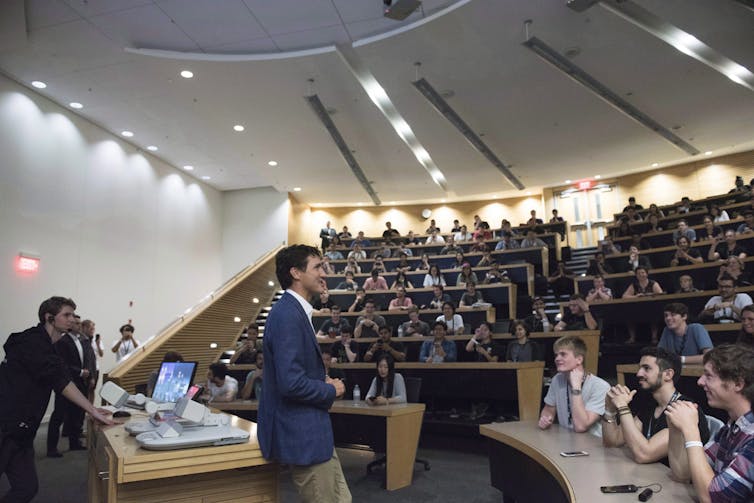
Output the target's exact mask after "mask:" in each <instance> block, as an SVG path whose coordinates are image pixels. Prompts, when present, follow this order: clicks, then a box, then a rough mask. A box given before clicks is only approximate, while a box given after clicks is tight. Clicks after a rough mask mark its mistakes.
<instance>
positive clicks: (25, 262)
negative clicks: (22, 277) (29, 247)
mask: <svg viewBox="0 0 754 503" xmlns="http://www.w3.org/2000/svg"><path fill="white" fill-rule="evenodd" d="M39 260H40V259H39V257H35V256H33V255H29V254H26V253H19V254H18V257H16V271H18V272H19V273H22V274H36V272H37V271H39Z"/></svg>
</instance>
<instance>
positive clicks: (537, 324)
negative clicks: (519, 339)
mask: <svg viewBox="0 0 754 503" xmlns="http://www.w3.org/2000/svg"><path fill="white" fill-rule="evenodd" d="M524 323H526V326H527V327H529V331H530V332H549V331H550V330H552V329H553V327H554V326H555V324H554V323H553V322H552V319H551V318H550V316H549V315H548V314H547V313H546V312H545V301H544V300H542V297H534V298H533V299H532V311H531V314H530V315H529V316H527V317H526V318H524Z"/></svg>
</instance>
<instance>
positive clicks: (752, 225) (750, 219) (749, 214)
mask: <svg viewBox="0 0 754 503" xmlns="http://www.w3.org/2000/svg"><path fill="white" fill-rule="evenodd" d="M751 232H754V211H751V210H747V211H745V212H744V221H743V223H742V224H741V225H739V226H738V227H737V228H736V234H739V235H740V234H749V233H751Z"/></svg>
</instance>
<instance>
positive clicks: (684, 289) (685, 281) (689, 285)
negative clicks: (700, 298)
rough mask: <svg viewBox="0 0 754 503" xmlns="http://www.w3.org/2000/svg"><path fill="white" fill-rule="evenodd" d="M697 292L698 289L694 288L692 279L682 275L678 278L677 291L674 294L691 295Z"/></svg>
mask: <svg viewBox="0 0 754 503" xmlns="http://www.w3.org/2000/svg"><path fill="white" fill-rule="evenodd" d="M698 291H699V289H698V288H696V287H695V286H694V278H692V277H691V276H689V275H688V274H682V275H681V276H680V277H679V278H678V290H676V292H675V293H692V292H698Z"/></svg>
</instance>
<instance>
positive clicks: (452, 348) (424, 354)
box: [419, 338, 458, 363]
mask: <svg viewBox="0 0 754 503" xmlns="http://www.w3.org/2000/svg"><path fill="white" fill-rule="evenodd" d="M434 344H435V341H434V338H433V339H432V340H429V341H424V343H422V349H421V352H420V353H419V361H420V362H422V363H424V362H426V361H427V358H429V357H430V356H431V355H432V352H433V351H432V349H433V348H434ZM442 350H443V351H445V359H444V360H442V361H446V362H454V361H456V360H457V359H458V353H457V352H456V343H455V342H453V341H449V340H447V339H443V341H442Z"/></svg>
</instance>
